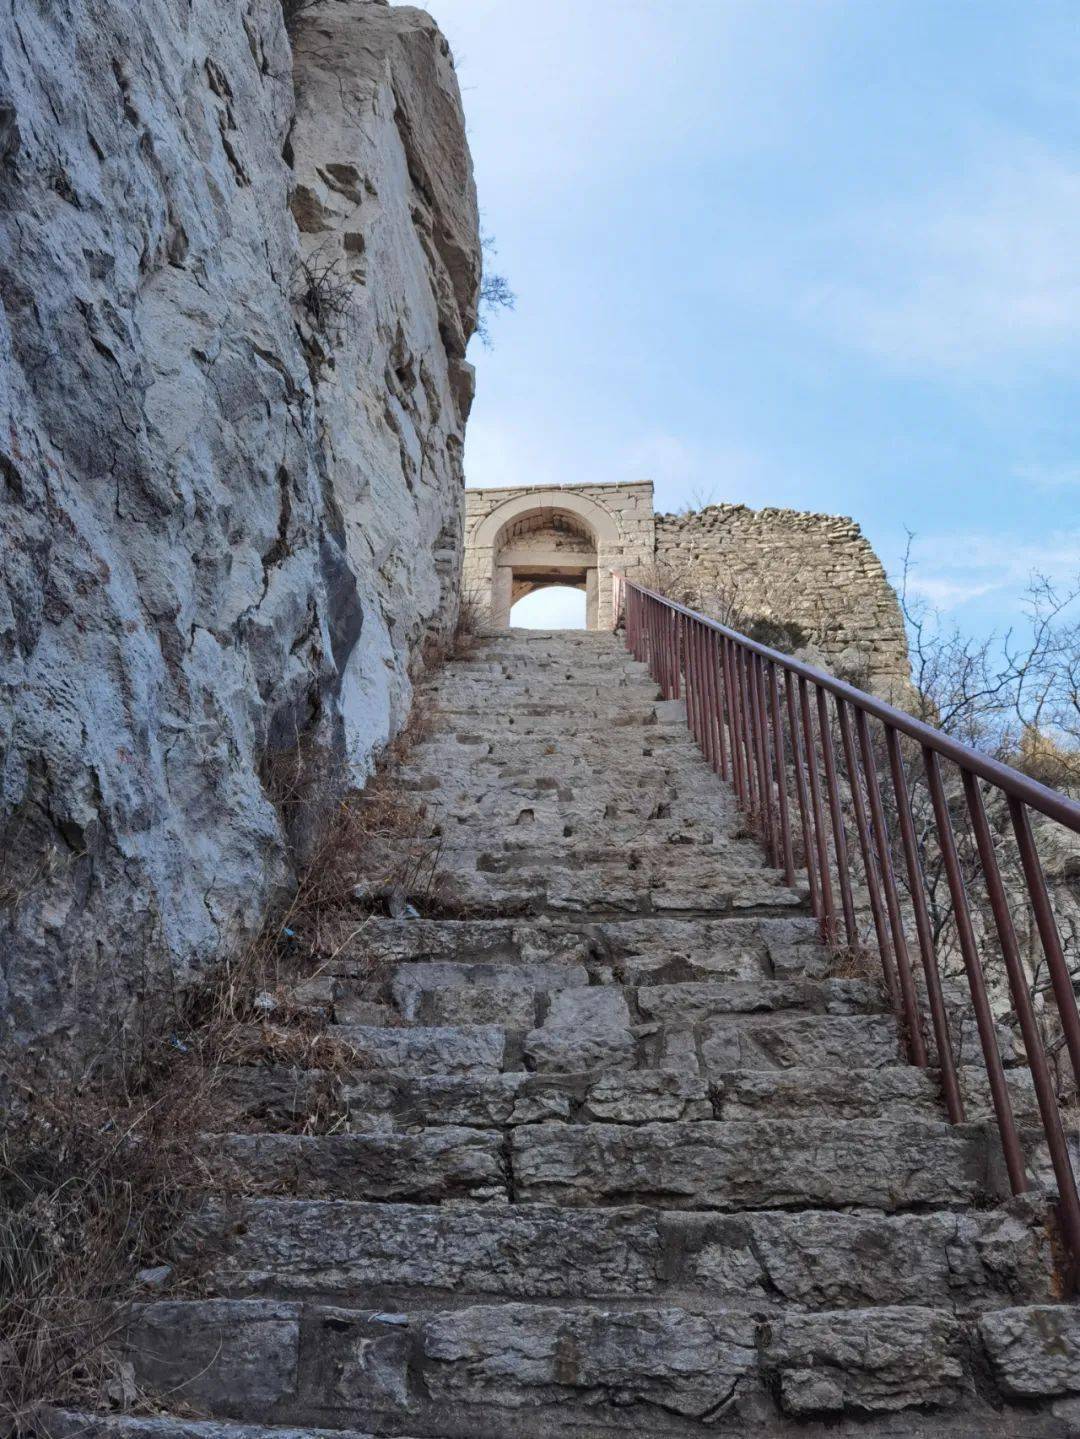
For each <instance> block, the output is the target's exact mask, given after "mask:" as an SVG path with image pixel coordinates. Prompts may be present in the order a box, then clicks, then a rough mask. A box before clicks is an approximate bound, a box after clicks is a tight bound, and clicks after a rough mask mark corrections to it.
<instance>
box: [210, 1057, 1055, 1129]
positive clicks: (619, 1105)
mask: <svg viewBox="0 0 1080 1439" xmlns="http://www.w3.org/2000/svg"><path fill="white" fill-rule="evenodd" d="M959 1076H960V1087H961V1092H962V1094H963V1096H964V1103H965V1106H966V1111H967V1117H968V1119H969V1120H976V1119H978V1120H982V1119H990V1118H991V1117H992V1115H993V1107H992V1104H991V1100H990V1095H989V1087H988V1085H987V1081H986V1076H985V1075H984V1074H983V1073H982V1071H981V1070H978V1069H975V1068H973V1067H964V1068H961V1069H960V1071H959ZM1008 1082H1009V1086H1010V1090H1011V1093H1012V1098H1013V1111H1014V1113H1015V1115H1016V1118H1017V1122H1018V1123H1020V1124H1021V1125H1023V1126H1025V1127H1027V1128H1029V1129H1033V1130H1034V1129H1037V1128H1038V1125H1039V1116H1038V1106H1037V1104H1036V1102H1035V1095H1034V1088H1033V1086H1032V1084H1031V1079H1030V1076H1029V1075H1028V1074H1027V1073H1026V1071H1021V1070H1010V1071H1009V1072H1008ZM802 1115H805V1116H809V1117H818V1118H830V1119H904V1118H914V1119H937V1120H940V1119H941V1118H942V1115H943V1106H942V1100H941V1093H940V1086H939V1080H938V1076H937V1074H936V1073H935V1072H932V1071H927V1070H921V1069H916V1068H915V1067H914V1066H912V1065H894V1066H887V1067H883V1068H879V1069H831V1070H829V1069H826V1070H821V1069H787V1070H784V1069H779V1070H778V1069H768V1070H733V1071H730V1072H727V1073H719V1074H715V1075H713V1076H712V1077H711V1078H710V1079H708V1080H706V1079H705V1078H703V1077H701V1076H699V1075H697V1074H691V1073H686V1072H683V1071H679V1070H650V1069H645V1070H618V1071H613V1072H606V1073H599V1074H598V1073H591V1074H590V1073H586V1074H570V1073H552V1074H538V1073H532V1072H527V1071H523V1070H518V1071H514V1072H509V1073H502V1074H480V1075H475V1076H468V1075H441V1074H412V1073H406V1072H402V1071H393V1072H383V1073H369V1072H365V1071H363V1070H358V1071H346V1072H344V1073H334V1072H330V1071H323V1070H305V1069H290V1068H286V1067H283V1066H259V1067H255V1066H234V1067H231V1068H229V1067H225V1068H222V1069H221V1070H220V1071H219V1073H218V1076H217V1082H216V1088H215V1093H214V1103H213V1106H212V1115H211V1117H212V1120H213V1124H212V1127H213V1129H214V1130H215V1131H216V1132H226V1133H227V1132H229V1131H232V1130H235V1129H238V1128H248V1129H250V1128H252V1127H255V1126H257V1127H258V1128H259V1129H262V1130H265V1131H268V1132H275V1131H278V1132H288V1133H327V1132H336V1131H338V1130H342V1129H348V1130H355V1131H357V1132H362V1133H366V1132H369V1131H373V1130H378V1129H410V1128H425V1127H428V1126H431V1125H436V1124H449V1125H453V1126H457V1127H465V1128H474V1129H495V1128H509V1127H512V1126H516V1125H519V1124H538V1123H542V1122H544V1121H545V1120H564V1121H567V1122H573V1123H588V1122H600V1123H616V1124H646V1123H650V1122H666V1123H674V1122H678V1121H680V1120H682V1121H688V1120H694V1119H714V1118H715V1119H730V1120H745V1121H752V1120H755V1119H794V1118H797V1117H798V1116H802Z"/></svg>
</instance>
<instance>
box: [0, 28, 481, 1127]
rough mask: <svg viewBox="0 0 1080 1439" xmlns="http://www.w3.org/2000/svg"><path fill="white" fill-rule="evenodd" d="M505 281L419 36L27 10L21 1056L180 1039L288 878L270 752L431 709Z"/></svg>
mask: <svg viewBox="0 0 1080 1439" xmlns="http://www.w3.org/2000/svg"><path fill="white" fill-rule="evenodd" d="M298 97H299V98H298ZM479 270H480V246H479V234H478V223H477V211H476V198H475V193H474V190H473V185H472V178H471V166H470V160H469V152H468V146H467V142H466V139H465V127H464V119H463V115H462V111H461V105H460V100H459V96H458V89H457V81H456V78H455V72H454V67H453V60H452V58H451V56H450V54H449V49H448V47H447V44H446V42H445V40H444V39H443V37H442V35H441V34H440V33H439V31H438V29H437V28H436V26H435V24H434V22H433V21H432V19H431V17H430V16H429V15H428V14H427V13H426V12H424V11H420V10H416V9H412V8H409V7H393V8H390V7H388V6H386V5H384V4H380V3H375V0H322V3H320V4H318V5H315V6H305V7H304V9H303V13H302V14H301V15H298V17H297V22H296V27H295V32H294V45H293V46H292V47H291V46H290V42H289V38H288V36H287V35H286V31H285V27H284V24H283V19H282V6H281V3H280V0H182V3H177V0H64V3H62V4H51V3H44V0H15V3H6V4H4V5H3V6H0V549H2V551H3V556H4V559H3V564H2V566H0V856H2V859H0V897H2V902H0V1049H3V1048H7V1049H9V1050H15V1049H18V1050H22V1049H24V1047H25V1046H26V1045H27V1044H28V1043H29V1042H30V1041H34V1042H35V1045H36V1048H37V1051H38V1052H41V1051H42V1050H43V1049H45V1048H48V1047H49V1045H47V1044H46V1041H49V1042H51V1045H52V1047H54V1048H55V1049H57V1050H60V1049H63V1050H64V1052H65V1053H66V1056H67V1058H68V1059H71V1058H73V1057H77V1058H80V1059H81V1058H82V1057H83V1056H81V1055H77V1056H73V1052H74V1051H78V1050H80V1049H81V1050H84V1051H87V1052H90V1053H94V1054H96V1053H97V1052H98V1051H99V1050H100V1049H101V1046H102V1038H103V1035H105V1036H108V1039H109V1042H110V1043H112V1042H113V1041H114V1038H115V1033H116V1026H117V1023H118V1022H121V1023H122V1022H123V1021H125V1020H129V1019H130V1020H135V1019H136V1017H137V1011H138V1010H139V1009H140V1007H141V1008H142V1009H143V1011H144V1012H143V1016H142V1017H143V1018H144V1019H149V1021H150V1023H151V1024H152V1023H153V1019H154V1015H155V1002H156V1001H158V1000H161V999H163V997H165V996H168V995H172V994H173V993H174V990H175V986H176V985H177V984H180V985H183V984H184V982H185V981H186V980H187V979H188V978H190V977H192V976H194V975H196V974H197V973H198V971H199V970H200V968H201V967H202V966H204V965H205V964H206V963H207V962H209V961H211V960H213V959H217V958H220V956H221V949H222V945H223V943H225V942H226V941H228V942H231V943H237V942H239V941H241V940H242V938H243V936H244V934H245V932H246V931H249V930H250V929H251V928H252V927H253V926H254V925H255V924H257V922H258V921H259V920H260V918H261V915H262V912H263V908H264V905H265V902H266V900H267V898H268V897H269V896H271V895H273V894H274V893H275V892H277V891H278V890H279V887H280V886H281V885H282V884H283V883H286V882H287V881H288V878H289V876H288V872H287V864H286V858H285V846H284V843H283V835H282V831H281V824H280V820H279V816H278V813H277V811H276V810H275V808H274V806H273V804H272V803H271V798H270V796H269V795H268V793H267V789H266V788H265V786H264V779H265V775H266V772H267V767H268V766H272V760H273V756H275V755H276V754H279V753H280V752H281V751H283V750H288V749H289V748H290V747H291V746H295V745H296V743H297V740H298V738H300V737H302V738H303V739H304V741H305V742H308V743H311V744H317V745H319V746H320V747H324V748H325V750H326V751H327V752H330V753H332V754H334V755H335V756H336V757H337V758H338V760H340V762H341V763H342V764H344V765H346V766H350V767H352V768H353V770H354V771H355V772H356V773H357V774H359V775H361V776H363V775H364V774H366V771H367V766H368V764H369V760H370V755H371V753H372V751H373V750H374V749H376V748H377V747H379V746H380V745H381V744H382V743H383V741H385V739H386V738H387V737H388V735H389V734H390V733H391V732H393V731H394V730H395V729H396V728H397V727H398V725H399V724H400V722H401V720H402V719H403V718H404V716H405V714H406V713H407V711H408V708H409V701H410V694H411V681H410V671H411V670H412V669H415V668H416V667H417V665H418V663H419V657H420V655H421V652H422V649H423V646H424V644H425V642H426V641H427V640H428V639H430V638H432V637H433V636H435V635H438V634H440V633H446V632H447V631H448V630H449V629H451V628H452V626H453V623H454V618H455V614H456V607H457V597H458V588H459V577H458V576H459V569H460V558H461V518H460V513H459V512H460V503H461V495H460V491H461V484H462V469H461V452H462V444H463V437H464V424H465V418H466V415H467V412H468V406H469V400H470V398H471V379H470V376H471V371H470V367H469V366H468V364H467V363H466V361H465V359H464V351H465V344H466V341H467V339H468V336H469V334H470V333H471V331H472V329H473V326H474V323H475V308H476V293H477V287H478V281H479ZM320 275H321V276H322V277H323V279H324V280H325V278H326V277H327V276H329V279H330V282H331V284H332V286H333V287H335V288H336V294H337V297H338V304H337V305H336V307H330V308H329V309H327V308H326V307H322V308H320V306H319V304H318V299H319V291H318V284H317V283H316V285H315V292H314V294H313V291H312V276H315V277H316V281H317V279H318V276H320ZM324 288H325V286H324ZM316 311H318V313H315V312H316ZM13 898H14V900H15V901H16V902H14V903H13V902H12V900H13ZM147 1011H149V1013H147ZM2 1068H3V1066H2V1065H0V1072H2ZM0 1102H2V1099H0Z"/></svg>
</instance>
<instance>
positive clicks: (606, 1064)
mask: <svg viewBox="0 0 1080 1439" xmlns="http://www.w3.org/2000/svg"><path fill="white" fill-rule="evenodd" d="M765 983H767V982H765ZM774 983H775V986H776V988H775V989H774V991H773V993H772V995H771V998H772V999H773V1000H774V1001H777V1002H778V1001H779V1000H780V999H781V997H782V996H781V995H780V994H778V993H777V992H776V991H777V990H780V989H782V987H783V986H782V982H774ZM836 983H837V984H838V985H850V984H851V983H853V981H837V982H836ZM658 988H660V989H662V992H663V993H664V994H666V995H667V996H668V999H667V1001H666V1002H669V1003H671V1002H673V1001H671V999H670V991H671V990H674V989H675V988H676V986H663V987H658ZM709 988H710V989H711V988H712V986H709ZM687 989H688V990H691V991H693V994H694V996H696V1002H697V1003H699V1004H700V1002H701V1001H700V995H701V990H700V989H699V988H698V987H697V986H695V985H687ZM643 992H644V993H650V992H651V991H636V993H638V994H641V993H643ZM634 993H635V991H627V990H625V989H623V988H622V987H621V986H619V985H589V986H586V987H584V988H581V989H570V990H556V991H553V992H551V993H549V994H548V995H547V996H546V1003H547V1011H546V1014H545V1016H544V1021H543V1023H542V1024H540V1025H538V1026H536V1027H535V1028H533V1029H530V1030H524V1029H522V1030H514V1029H510V1028H506V1027H504V1026H502V1025H498V1024H461V1025H421V1024H417V1025H408V1024H400V1023H392V1022H387V1019H388V1015H387V1013H386V1012H384V1009H383V1007H382V1006H374V1007H375V1008H377V1009H378V1011H379V1012H378V1013H377V1014H376V1015H373V1016H371V1015H369V1017H372V1018H375V1019H376V1020H377V1022H376V1023H370V1024H333V1025H330V1026H329V1027H328V1029H327V1033H328V1035H329V1036H330V1037H331V1038H333V1039H334V1040H335V1041H336V1042H337V1044H338V1045H339V1047H340V1048H341V1049H342V1050H343V1051H345V1052H347V1053H349V1054H350V1055H351V1061H352V1063H353V1064H354V1065H355V1066H357V1067H370V1068H371V1069H374V1070H390V1071H394V1072H403V1073H411V1074H413V1075H420V1074H424V1075H434V1074H438V1075H459V1076H474V1077H475V1076H480V1075H492V1074H501V1073H517V1072H520V1071H523V1070H528V1071H535V1072H537V1073H544V1074H582V1073H587V1072H589V1071H593V1070H596V1071H612V1070H615V1071H632V1070H651V1069H660V1070H669V1071H678V1072H683V1073H689V1074H697V1073H702V1074H704V1075H705V1076H706V1077H709V1078H711V1077H713V1076H715V1075H719V1074H722V1073H726V1072H727V1071H729V1070H733V1069H766V1070H767V1069H790V1068H821V1067H824V1068H830V1069H836V1068H841V1067H843V1065H845V1064H848V1065H850V1066H852V1067H857V1068H862V1069H875V1068H883V1067H886V1066H892V1065H895V1064H896V1063H897V1062H898V1061H899V1059H900V1054H899V1038H898V1031H897V1027H896V1021H895V1019H894V1018H893V1016H892V1015H891V1014H880V1013H855V1014H849V1013H832V1014H830V1013H801V1012H798V1011H794V1012H793V1011H785V1010H783V1009H780V1008H777V1009H774V1010H772V1011H771V1012H770V1011H769V1010H768V1008H767V1005H768V998H769V997H770V996H767V997H766V998H765V999H764V1000H762V1001H759V1002H757V1004H756V1007H755V1009H754V1010H751V1011H749V1012H746V1013H738V1012H736V1011H734V1010H731V1009H729V1010H728V1011H727V1012H726V1013H725V1014H724V1015H723V1016H722V1017H712V1018H707V1019H703V1020H701V1021H700V1022H699V1023H697V1024H690V1023H689V1022H688V1021H686V1020H681V1021H676V1022H675V1023H673V1024H671V1025H665V1024H662V1023H660V1022H659V1021H657V1020H655V1019H649V1018H648V1017H646V1018H645V1019H643V1020H642V1019H639V1018H638V1017H637V1016H635V1015H634V1014H633V1013H632V1012H631V1009H630V1004H629V1002H628V997H633V995H634ZM752 993H753V991H752V990H750V991H748V998H747V1003H748V1004H751V1003H755V1001H754V1000H753V999H752V998H751V997H750V996H751V995H752ZM646 1002H649V1001H646ZM658 1002H661V1001H658ZM693 1002H695V1000H694V998H693V997H692V998H691V1000H690V1001H688V1004H687V1007H688V1008H689V1007H690V1005H691V1003H693ZM724 1002H725V1003H726V1004H728V1005H730V1004H731V1003H732V1000H731V996H730V994H728V993H726V992H725V998H724ZM365 1003H366V1002H365ZM827 1003H828V992H827V991H826V993H825V997H823V998H822V999H821V1000H820V1005H821V1007H822V1008H824V1007H825V1005H826V1004H827ZM835 1003H836V1004H837V1005H838V1007H840V1008H841V1009H843V1008H849V1007H851V1001H850V1000H849V999H848V998H847V997H846V996H845V994H844V993H843V991H840V997H839V998H838V999H837V1000H836V1001H835ZM367 1007H368V1010H369V1011H370V1009H371V1008H372V1007H373V1006H371V1005H370V1004H368V1006H367Z"/></svg>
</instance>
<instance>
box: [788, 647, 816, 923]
mask: <svg viewBox="0 0 1080 1439" xmlns="http://www.w3.org/2000/svg"><path fill="white" fill-rule="evenodd" d="M784 689H785V691H786V698H787V712H788V732H789V734H790V736H791V760H792V764H793V765H794V767H795V793H796V794H797V795H798V798H799V824H800V826H801V828H802V841H803V856H804V860H805V863H806V878H807V881H808V883H809V885H810V909H811V912H812V913H813V915H814V918H815V919H816V920H818V922H819V923H820V922H821V919H822V914H823V910H822V901H821V897H820V895H819V893H818V880H817V865H816V864H815V862H814V842H813V838H812V836H811V832H810V798H809V795H808V793H807V789H806V771H805V770H804V768H803V747H802V744H801V743H800V740H799V723H798V719H797V717H796V714H795V678H794V676H793V675H792V673H791V671H790V670H785V671H784Z"/></svg>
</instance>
